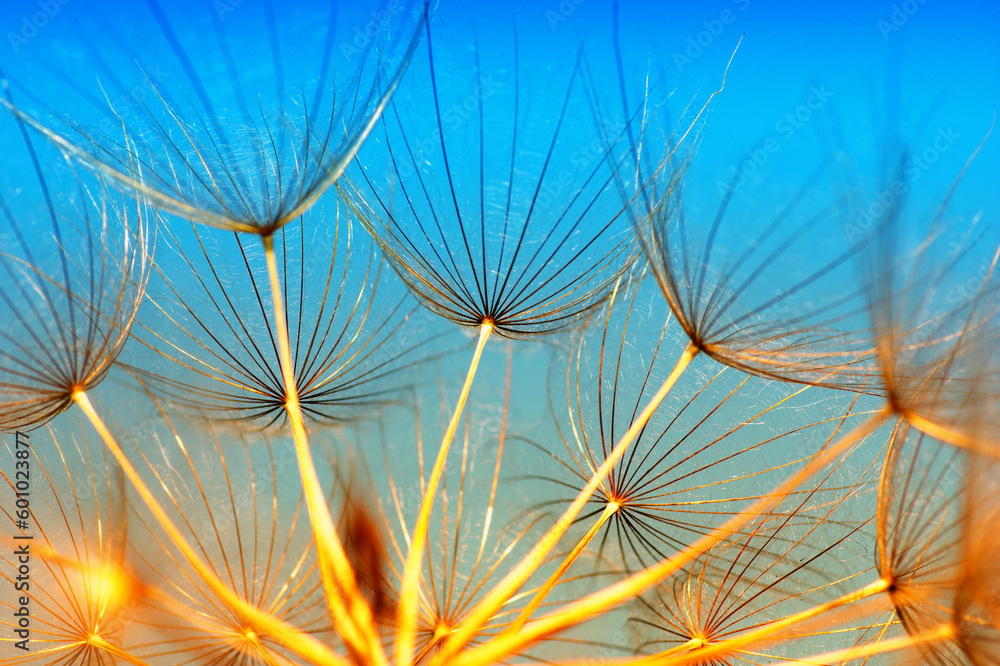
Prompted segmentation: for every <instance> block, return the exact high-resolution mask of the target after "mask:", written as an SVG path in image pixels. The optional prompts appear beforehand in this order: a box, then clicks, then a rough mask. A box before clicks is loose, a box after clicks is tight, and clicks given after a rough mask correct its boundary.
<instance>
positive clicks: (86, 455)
mask: <svg viewBox="0 0 1000 666" xmlns="http://www.w3.org/2000/svg"><path fill="white" fill-rule="evenodd" d="M72 425H73V421H72V420H70V419H65V420H62V421H61V422H60V424H59V425H58V426H55V427H53V425H52V424H50V425H48V426H46V427H44V428H39V429H37V430H35V431H34V432H32V433H31V435H30V437H28V436H26V435H24V434H21V435H20V436H19V437H18V438H17V439H18V441H19V442H23V443H24V444H25V445H26V446H24V447H22V446H21V445H20V444H18V445H17V449H16V450H11V454H12V455H11V457H12V458H13V459H16V460H19V461H22V462H24V465H23V466H21V467H19V468H18V469H19V470H21V471H22V472H23V470H28V472H27V474H25V476H24V477H22V478H29V479H33V480H34V483H35V488H34V491H35V492H28V493H27V496H28V497H29V498H30V518H29V519H28V520H27V521H19V520H15V516H14V515H13V514H12V512H11V511H8V510H7V508H6V507H7V506H13V505H14V501H13V498H14V496H15V488H17V487H19V486H18V483H17V482H18V478H17V477H15V476H14V475H13V474H12V475H11V476H8V475H7V474H6V473H2V474H3V484H4V488H3V496H4V498H5V500H6V499H10V501H9V502H8V501H5V502H4V506H5V508H4V513H5V516H6V518H7V519H8V520H9V525H8V526H9V527H10V529H12V530H14V534H15V535H17V536H19V537H20V539H15V540H12V541H11V543H13V544H15V547H14V548H11V549H9V552H5V554H4V555H3V557H2V561H0V576H2V578H3V579H4V581H5V583H7V584H9V585H10V586H11V587H12V588H14V586H15V585H16V584H17V585H20V587H21V588H22V589H21V590H20V591H19V593H18V596H17V597H15V598H6V599H5V600H4V601H3V606H4V609H5V612H4V615H5V618H4V620H3V624H4V634H5V635H4V637H3V640H4V643H5V644H7V645H10V646H11V649H9V650H5V654H6V655H14V656H7V657H6V658H3V659H0V661H2V663H5V664H39V665H41V664H114V663H122V662H130V655H129V654H128V652H127V651H126V650H124V649H123V647H122V640H123V635H124V631H125V625H126V624H127V622H128V617H129V615H130V612H131V608H132V606H133V605H134V604H135V603H136V602H137V601H138V600H139V599H140V598H141V596H142V594H143V592H142V589H141V585H139V584H138V582H137V581H135V580H134V579H133V578H132V576H131V574H130V572H129V570H128V568H127V565H126V548H127V539H128V520H127V518H126V515H127V511H128V508H127V504H126V498H125V479H124V478H123V477H122V474H121V470H120V469H118V467H117V466H116V465H115V464H114V462H113V461H111V460H109V459H106V458H104V457H102V456H101V455H100V453H99V452H97V453H95V452H93V451H91V448H90V445H89V440H90V439H92V438H93V434H92V433H91V432H88V431H87V430H85V429H84V428H83V427H82V426H83V424H82V423H80V422H79V421H77V423H76V427H75V428H73V427H70V426H72ZM22 438H23V439H22ZM95 448H96V447H95ZM99 450H100V449H97V451H99ZM17 451H21V452H23V453H25V454H28V452H29V451H30V454H29V455H26V456H19V455H15V454H16V453H17ZM20 487H22V488H23V487H24V486H23V485H21V486H20ZM18 523H20V525H19V524H18ZM18 550H20V551H21V553H22V554H24V553H29V554H30V555H29V556H28V559H29V561H31V560H32V559H33V562H31V564H32V565H33V566H30V567H29V569H31V570H30V572H29V574H28V575H27V576H25V575H24V573H23V572H21V573H19V567H20V566H21V565H23V564H24V562H23V561H22V560H21V559H20V556H19V555H18ZM18 576H21V580H18ZM25 582H27V585H24V583H25ZM25 600H27V601H26V602H25ZM14 601H18V602H19V603H18V604H13V602H14ZM18 612H20V613H21V614H22V615H21V617H27V618H28V619H29V620H30V623H29V624H28V625H25V626H28V627H30V630H29V631H25V632H24V634H23V635H22V636H18V629H21V630H23V629H24V626H21V625H19V624H18V620H19V617H18V616H17V615H16V614H17V613H18ZM25 638H27V640H25ZM19 640H21V641H24V643H23V647H24V648H26V649H21V648H16V649H15V645H14V644H15V643H16V642H17V641H19ZM119 660H120V661H119Z"/></svg>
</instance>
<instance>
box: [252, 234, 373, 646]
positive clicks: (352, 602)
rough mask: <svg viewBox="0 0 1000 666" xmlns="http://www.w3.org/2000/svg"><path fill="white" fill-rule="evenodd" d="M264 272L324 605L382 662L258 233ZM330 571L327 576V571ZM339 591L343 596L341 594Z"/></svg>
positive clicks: (274, 273)
mask: <svg viewBox="0 0 1000 666" xmlns="http://www.w3.org/2000/svg"><path fill="white" fill-rule="evenodd" d="M261 240H262V241H263V243H264V256H265V258H266V260H267V273H268V276H269V278H270V282H271V299H272V302H273V304H274V327H275V329H276V331H277V334H278V356H279V361H280V364H281V378H282V382H283V383H284V385H285V411H286V413H287V414H288V421H289V423H290V424H291V426H292V436H293V438H294V440H295V454H296V457H297V458H298V463H299V474H300V476H301V478H302V491H303V495H304V496H305V500H306V506H307V507H308V509H309V520H310V523H311V524H312V530H313V536H314V537H315V539H316V552H317V554H318V556H319V565H320V567H319V568H320V575H321V577H322V580H323V589H324V591H325V592H326V600H327V605H328V607H329V609H330V614H331V615H332V617H333V619H334V620H335V623H336V626H337V630H338V632H339V633H340V634H341V636H342V637H343V638H344V641H345V642H346V643H347V645H348V646H349V647H350V648H351V649H352V651H354V652H355V653H356V655H357V656H358V658H359V659H361V660H362V661H364V662H365V663H374V664H378V665H382V664H386V663H387V661H386V657H385V652H384V651H383V649H382V642H381V640H380V639H379V636H378V631H377V629H376V628H375V622H374V619H373V617H372V611H371V608H370V607H369V606H368V603H367V602H366V601H365V600H364V598H363V597H362V596H361V594H360V592H359V591H358V586H357V580H356V579H355V577H354V570H353V569H352V568H351V565H350V562H349V561H348V559H347V554H346V553H345V552H344V546H343V544H342V543H341V541H340V537H339V536H338V535H337V529H336V527H335V526H334V524H333V518H332V517H331V516H330V509H329V507H328V506H327V504H326V497H325V494H324V492H323V486H322V484H320V481H319V475H318V474H317V473H316V465H315V463H314V462H313V458H312V449H310V447H309V437H308V435H307V433H306V428H305V424H304V423H303V421H302V410H301V407H300V405H299V392H298V387H297V386H296V384H295V369H294V367H293V366H292V352H291V345H290V344H289V341H288V325H287V321H286V320H285V307H284V303H283V300H282V298H281V278H280V276H279V275H278V262H277V259H276V257H275V254H274V239H273V238H272V237H271V236H262V237H261ZM331 574H332V576H331ZM341 595H343V600H341Z"/></svg>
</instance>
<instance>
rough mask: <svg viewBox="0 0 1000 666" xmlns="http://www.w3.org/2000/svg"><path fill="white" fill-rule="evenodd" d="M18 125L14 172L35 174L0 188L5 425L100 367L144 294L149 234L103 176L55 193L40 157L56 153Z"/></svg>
mask: <svg viewBox="0 0 1000 666" xmlns="http://www.w3.org/2000/svg"><path fill="white" fill-rule="evenodd" d="M0 77H2V73H0ZM4 91H5V93H6V95H7V100H8V101H10V100H11V99H12V98H11V95H10V90H9V88H7V86H6V84H4ZM17 129H18V133H19V134H20V137H19V138H20V139H21V140H22V141H23V145H24V146H25V148H26V150H25V151H24V154H23V156H22V159H23V162H24V163H23V165H22V166H23V170H22V171H21V172H20V173H27V174H31V176H30V177H33V178H34V179H35V182H34V183H31V181H30V180H27V179H26V181H25V182H23V183H19V184H18V187H24V188H25V190H26V191H25V192H22V193H21V194H20V196H18V197H17V200H16V201H15V200H14V199H12V198H11V197H10V195H9V194H8V193H0V211H2V216H3V224H4V227H3V229H4V232H5V235H8V237H9V238H10V239H11V242H10V243H9V244H7V245H6V246H5V247H4V249H3V251H0V265H2V272H0V281H2V282H0V285H2V286H0V322H2V328H0V336H2V340H3V344H2V345H0V429H2V430H4V431H8V432H12V431H15V430H19V429H23V430H30V429H32V428H35V427H37V426H39V425H42V424H44V423H46V422H47V421H49V420H50V419H51V418H52V417H54V416H55V415H57V414H59V413H60V412H62V411H64V410H65V409H67V408H69V407H70V406H71V405H72V403H73V394H74V392H75V391H87V390H89V389H92V388H93V387H94V386H96V385H97V384H98V383H100V382H101V380H102V379H104V377H105V375H107V373H108V370H110V368H111V366H112V364H113V363H114V361H115V359H116V358H117V356H118V354H119V353H120V352H121V351H122V348H123V346H124V345H125V342H126V341H127V340H128V336H129V332H130V330H131V326H132V323H133V321H134V319H135V315H136V311H137V309H138V307H139V303H140V302H141V301H142V296H143V290H144V288H145V284H146V280H147V278H148V276H149V271H150V257H149V252H150V250H151V247H150V243H151V241H150V237H151V233H152V228H151V227H152V219H151V216H150V215H151V214H150V213H149V211H148V210H147V208H146V207H145V206H142V205H136V204H132V203H130V202H128V201H127V200H122V199H120V198H116V197H115V196H114V195H113V194H112V193H110V192H108V190H107V188H106V186H105V185H104V183H103V182H98V183H96V184H91V185H88V184H87V182H86V181H84V180H83V179H82V178H74V179H73V181H74V183H73V186H74V191H73V194H72V195H71V196H70V197H67V196H61V195H59V193H58V192H54V191H53V190H52V187H51V186H50V181H51V173H50V172H49V170H48V166H47V164H46V162H45V160H47V159H55V160H58V158H57V157H54V156H53V155H51V154H50V153H49V152H47V151H42V152H39V151H38V150H36V148H35V146H34V144H33V143H32V141H31V138H30V137H29V136H28V134H27V132H26V131H25V128H24V125H23V124H22V123H20V122H18V123H17ZM42 148H44V146H43V147H42ZM14 154H17V153H16V151H15V152H14ZM18 191H19V192H20V190H18ZM29 192H30V193H31V194H30V195H27V193H29ZM29 196H30V197H32V200H31V201H30V202H27V201H25V199H26V198H28V197H29ZM35 196H37V198H33V197H35Z"/></svg>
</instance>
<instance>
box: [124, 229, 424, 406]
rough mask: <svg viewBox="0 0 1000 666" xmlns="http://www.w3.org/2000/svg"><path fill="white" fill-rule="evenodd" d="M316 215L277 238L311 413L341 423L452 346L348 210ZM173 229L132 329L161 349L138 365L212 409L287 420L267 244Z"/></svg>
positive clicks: (299, 376)
mask: <svg viewBox="0 0 1000 666" xmlns="http://www.w3.org/2000/svg"><path fill="white" fill-rule="evenodd" d="M313 219H314V218H313V217H312V214H309V215H307V216H304V218H303V221H302V222H301V223H300V224H294V225H288V226H286V227H283V228H282V229H281V230H279V231H278V232H277V233H276V239H277V243H276V248H275V249H276V253H277V255H278V256H277V264H278V266H279V269H280V273H279V277H280V282H281V284H282V288H283V302H284V306H285V308H286V316H285V320H286V322H289V324H290V326H292V328H291V330H290V331H288V338H289V343H290V345H291V356H292V360H293V364H294V368H295V373H294V374H295V384H296V388H297V390H298V394H299V403H300V406H301V409H302V413H303V416H304V418H305V419H306V420H307V421H309V422H311V423H316V424H335V423H341V422H346V421H349V420H352V419H355V418H359V417H361V416H370V415H371V412H372V410H375V409H378V408H379V406H380V405H383V404H385V402H386V401H388V400H391V399H392V396H393V395H394V394H396V393H398V392H399V391H400V390H401V389H402V388H403V387H404V386H405V382H407V381H408V380H409V374H412V373H409V374H408V371H409V370H410V369H411V368H412V367H413V366H414V365H416V364H418V363H425V362H429V361H432V360H433V359H434V358H436V357H437V356H439V355H440V353H442V352H441V349H440V348H439V346H435V345H434V342H435V340H436V339H438V338H439V337H440V336H436V335H435V333H434V332H433V331H426V328H427V325H426V323H425V322H417V321H416V320H417V319H419V317H414V316H413V315H414V308H415V307H416V306H415V304H414V303H413V302H412V299H410V298H407V297H405V296H404V297H403V298H399V297H398V295H397V294H396V293H394V291H393V289H392V285H391V284H387V280H386V276H385V275H383V272H382V269H383V264H382V262H381V261H380V259H379V257H378V256H377V254H376V248H375V245H374V242H373V241H372V240H371V238H370V237H369V236H368V234H367V233H365V232H364V231H361V232H360V233H357V232H354V231H353V230H352V229H351V228H350V226H349V225H348V224H347V223H346V222H343V221H341V220H339V219H338V220H337V221H336V222H333V223H331V224H323V223H320V224H307V222H310V221H312V220H313ZM185 231H189V232H190V233H189V234H188V233H184V232H185ZM165 236H166V239H165V241H166V242H167V243H168V244H169V247H168V248H166V249H165V251H164V252H163V253H161V256H160V259H159V260H158V262H157V270H158V272H159V275H160V276H161V277H162V278H163V280H162V286H161V283H160V282H158V281H154V282H153V285H152V291H147V302H148V303H149V304H148V305H147V306H146V308H147V309H146V310H145V311H144V312H145V314H140V316H139V320H138V323H139V326H138V327H137V329H136V332H135V334H134V335H135V337H136V338H137V339H138V340H139V341H140V342H142V343H144V344H145V345H146V346H148V347H149V348H150V349H152V350H154V351H155V352H156V353H154V354H152V355H150V354H145V355H143V356H142V357H139V358H137V359H135V360H134V361H132V359H129V360H130V361H131V362H132V365H133V367H134V369H136V370H138V371H139V372H141V373H142V374H143V376H144V377H147V378H149V379H150V381H151V382H153V383H154V384H155V385H156V386H158V387H160V388H162V389H163V390H164V391H165V392H166V393H167V394H168V395H169V396H170V397H171V399H172V400H173V402H174V403H176V404H180V405H185V406H187V407H188V408H191V409H196V410H200V411H202V412H204V413H205V414H206V415H208V416H210V417H211V418H214V419H222V420H228V421H238V422H243V423H247V424H254V423H257V424H262V425H265V426H267V425H271V424H274V423H285V422H287V414H286V411H285V400H286V387H285V385H284V383H283V381H282V376H281V366H280V363H279V357H278V339H277V334H276V332H275V331H274V327H273V326H274V325H273V323H272V321H271V314H270V308H269V307H267V306H266V305H265V304H267V303H268V294H267V293H266V292H267V287H266V285H263V284H260V282H259V277H258V276H259V275H261V274H262V273H263V272H264V271H263V270H262V269H263V265H262V264H263V262H262V261H261V258H260V257H259V252H258V251H257V250H258V248H257V247H256V245H251V246H249V247H248V246H247V245H246V243H245V242H244V241H243V239H242V238H241V237H240V235H238V234H232V235H224V236H222V237H216V236H215V235H205V234H202V233H200V232H199V230H198V228H197V227H196V226H192V227H191V228H190V229H189V230H179V231H178V232H177V233H174V232H172V231H171V230H167V231H166V232H165ZM170 249H174V250H175V251H176V253H175V254H168V253H169V252H170ZM229 259H231V260H229ZM170 260H173V261H172V262H171V261H170ZM172 264H173V265H172ZM150 356H152V358H149V357H150Z"/></svg>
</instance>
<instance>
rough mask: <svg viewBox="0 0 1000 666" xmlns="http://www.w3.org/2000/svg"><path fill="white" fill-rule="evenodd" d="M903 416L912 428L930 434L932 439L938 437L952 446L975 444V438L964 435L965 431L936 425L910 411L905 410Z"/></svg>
mask: <svg viewBox="0 0 1000 666" xmlns="http://www.w3.org/2000/svg"><path fill="white" fill-rule="evenodd" d="M903 418H904V419H906V421H907V422H908V423H909V424H910V425H912V426H913V427H914V428H916V429H917V430H919V431H920V432H922V433H924V434H925V435H930V436H931V437H933V438H934V439H939V440H941V441H942V442H947V443H948V444H951V445H952V446H957V447H959V448H963V449H968V448H971V447H972V446H973V444H975V440H974V439H973V438H972V437H970V436H969V435H966V434H965V433H962V432H958V431H956V430H954V429H952V428H947V427H945V426H942V425H938V424H937V423H934V422H933V421H931V420H929V419H925V418H924V417H922V416H920V415H919V414H914V413H912V412H906V413H904V414H903Z"/></svg>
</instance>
